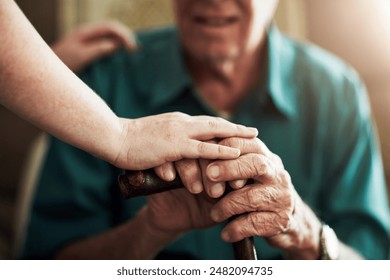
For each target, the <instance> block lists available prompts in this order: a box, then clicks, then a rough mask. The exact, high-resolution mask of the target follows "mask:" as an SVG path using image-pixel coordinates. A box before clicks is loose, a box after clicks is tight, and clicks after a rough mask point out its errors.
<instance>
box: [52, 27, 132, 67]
mask: <svg viewBox="0 0 390 280" xmlns="http://www.w3.org/2000/svg"><path fill="white" fill-rule="evenodd" d="M121 46H122V47H125V48H127V49H128V50H135V49H136V48H137V42H136V40H135V37H134V34H133V32H132V31H131V30H129V29H128V28H127V27H126V26H125V25H123V24H121V23H119V22H117V21H108V22H101V23H93V24H84V25H82V26H80V27H78V28H76V29H75V30H73V31H72V32H70V33H69V34H67V35H66V36H64V37H63V38H61V39H60V40H59V41H57V42H56V43H54V44H53V46H52V49H53V51H54V52H55V53H56V55H57V56H58V57H59V58H60V59H61V60H62V61H63V62H64V63H65V64H66V65H67V66H68V67H69V68H70V69H71V70H72V71H74V72H79V71H81V70H82V69H83V68H84V67H86V66H87V65H88V64H90V63H92V62H93V61H95V60H96V59H99V58H101V57H103V56H105V55H108V54H110V53H112V52H114V51H115V50H117V49H118V48H119V47H121Z"/></svg>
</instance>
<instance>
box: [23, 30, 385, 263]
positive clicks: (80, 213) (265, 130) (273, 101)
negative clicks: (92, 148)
mask: <svg viewBox="0 0 390 280" xmlns="http://www.w3.org/2000/svg"><path fill="white" fill-rule="evenodd" d="M177 36H178V35H177V33H176V30H175V29H174V28H167V29H162V30H155V31H149V32H145V33H142V34H139V40H140V41H141V44H142V48H141V50H139V51H138V52H136V53H134V54H129V53H126V52H125V51H119V52H117V53H115V54H114V55H112V56H110V57H108V58H105V59H103V60H101V61H99V62H97V63H95V64H93V65H92V66H91V67H90V68H89V69H87V70H86V71H85V73H84V74H83V75H82V78H83V80H84V81H85V82H86V83H87V84H88V85H90V86H91V87H92V88H93V89H94V90H95V91H96V92H97V93H98V94H100V95H101V96H102V97H103V98H104V99H105V100H106V102H107V103H108V104H109V105H110V106H111V108H112V109H113V111H114V112H115V113H116V114H118V115H119V116H121V117H126V118H138V117H142V116H146V115H151V114H158V113H163V112H172V111H181V112H185V113H188V114H191V115H204V114H206V115H215V112H214V111H213V110H212V109H211V108H210V107H209V106H207V104H205V102H203V101H202V99H201V98H200V96H199V95H198V93H197V91H196V89H195V88H194V86H193V83H192V80H191V77H190V76H189V74H188V71H187V69H186V67H185V65H184V63H183V59H182V55H181V48H180V43H179V39H178V37H177ZM265 61H266V63H264V73H265V74H264V75H262V76H261V75H260V73H259V83H260V86H259V88H258V89H257V90H254V91H253V92H251V93H248V95H247V97H246V98H245V99H244V100H243V101H242V102H241V103H240V104H239V105H238V107H237V110H236V111H235V113H234V114H233V115H232V116H231V120H232V121H233V122H236V123H241V124H244V125H248V126H254V127H257V128H258V130H259V138H260V139H261V140H262V141H263V142H264V143H265V144H266V145H267V146H268V147H269V149H270V150H271V151H273V152H274V153H276V154H278V155H279V156H280V157H281V158H282V160H283V162H284V165H285V168H286V170H287V171H288V172H289V173H290V175H291V177H292V182H293V184H294V186H295V188H296V190H297V191H298V193H299V194H300V196H301V197H302V199H303V200H304V201H305V202H306V203H307V204H308V205H309V206H310V207H311V208H312V209H313V211H314V212H315V213H316V214H317V215H318V216H319V217H320V219H322V220H323V221H325V222H326V223H328V224H329V225H330V226H331V227H333V228H334V230H335V231H336V233H337V235H338V237H339V239H340V240H341V241H343V242H345V243H347V244H349V245H350V246H352V247H354V248H355V249H356V250H358V251H359V252H360V253H361V254H363V255H364V256H365V257H367V258H371V259H386V258H388V255H389V247H390V245H389V244H390V242H389V228H390V225H389V224H390V216H389V208H388V205H387V199H386V198H387V196H386V191H385V183H384V176H383V171H382V163H381V157H380V152H379V149H378V144H377V142H376V133H375V130H374V129H373V124H372V120H371V113H370V109H369V102H368V99H367V95H366V92H365V89H364V86H363V85H362V83H361V82H360V80H359V78H358V76H357V75H356V74H355V72H353V71H352V70H351V69H350V68H349V67H347V66H346V65H345V64H343V63H341V62H340V61H339V60H338V59H336V58H334V57H333V56H331V55H329V54H327V53H325V52H324V51H322V50H320V49H318V48H316V47H313V46H308V45H304V44H301V43H297V42H295V41H293V40H291V39H289V38H287V37H285V36H283V35H282V34H280V33H279V32H278V30H277V29H276V28H270V30H269V32H268V41H267V54H266V59H265ZM155 141H158V139H155ZM120 173H122V171H121V170H118V169H116V168H114V167H112V166H110V165H109V164H107V163H105V162H103V161H101V160H99V159H96V158H94V157H92V156H90V155H88V154H87V153H85V152H83V151H81V150H78V149H76V148H73V147H71V146H69V145H66V144H64V143H62V142H60V141H58V140H56V139H52V141H51V145H50V150H49V153H48V155H47V158H46V162H45V164H44V167H43V170H42V174H41V177H40V179H39V184H38V189H37V192H36V195H35V200H34V202H33V206H32V212H31V217H30V218H31V219H30V224H29V227H28V234H27V240H26V244H25V248H24V257H25V258H49V257H52V256H53V255H54V254H55V252H56V250H58V249H60V248H61V247H62V246H64V245H66V244H67V243H69V242H72V241H75V240H79V239H83V238H85V237H89V236H92V235H95V234H98V233H101V232H104V231H107V230H109V229H110V228H112V227H115V226H117V225H119V224H121V223H123V222H124V221H126V220H128V219H131V217H133V216H134V215H136V213H137V211H138V210H139V209H140V207H142V206H143V205H144V203H145V198H136V199H132V200H125V199H123V198H122V197H121V195H120V193H119V189H118V186H117V176H118V175H119V174H120ZM222 227H223V225H219V226H215V227H213V228H210V229H207V230H196V231H192V232H189V233H188V234H186V235H184V236H183V237H182V238H180V239H179V240H177V241H176V242H174V243H173V244H171V245H170V246H169V247H167V248H166V249H165V250H164V251H163V252H162V253H161V254H160V255H159V257H161V258H174V259H183V258H195V259H232V258H233V250H232V247H231V245H230V244H226V243H224V242H223V241H222V240H221V238H220V232H221V228H222ZM255 239H256V240H255V242H256V247H257V251H258V256H259V258H261V259H278V258H282V256H283V254H282V252H281V251H280V250H278V249H275V248H272V247H270V246H269V245H268V244H267V243H266V242H265V241H264V239H262V238H255ZM129 250H140V249H139V248H129Z"/></svg>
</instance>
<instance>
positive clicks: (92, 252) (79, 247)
mask: <svg viewBox="0 0 390 280" xmlns="http://www.w3.org/2000/svg"><path fill="white" fill-rule="evenodd" d="M144 210H145V209H143V210H141V211H140V213H139V214H138V215H137V216H136V217H135V218H134V219H133V220H131V221H129V222H127V223H126V224H123V225H121V226H119V227H117V228H115V229H112V230H110V231H108V232H105V233H102V234H100V235H97V236H94V237H91V238H88V239H85V240H81V241H78V242H75V243H72V244H70V245H68V246H66V247H65V248H64V249H62V250H61V251H60V252H59V253H58V254H57V256H56V257H57V258H58V259H135V260H143V259H153V258H154V257H155V256H156V255H157V254H158V253H159V252H160V251H161V250H162V249H163V248H164V247H166V246H167V245H168V244H169V243H171V242H172V241H173V240H175V239H176V238H177V237H178V236H179V234H170V233H166V232H162V231H159V230H156V229H155V228H153V227H152V226H150V225H149V224H148V223H147V222H146V217H145V216H146V212H145V211H144Z"/></svg>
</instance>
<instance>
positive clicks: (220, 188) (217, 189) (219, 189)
mask: <svg viewBox="0 0 390 280" xmlns="http://www.w3.org/2000/svg"><path fill="white" fill-rule="evenodd" d="M224 191H225V186H224V185H223V184H222V183H218V184H216V185H215V186H213V187H212V188H211V196H212V197H213V198H218V197H220V196H221V195H223V192H224Z"/></svg>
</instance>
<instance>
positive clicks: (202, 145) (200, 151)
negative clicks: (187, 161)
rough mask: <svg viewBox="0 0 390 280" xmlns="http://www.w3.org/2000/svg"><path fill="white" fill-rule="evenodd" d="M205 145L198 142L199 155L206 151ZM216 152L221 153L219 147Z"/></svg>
mask: <svg viewBox="0 0 390 280" xmlns="http://www.w3.org/2000/svg"><path fill="white" fill-rule="evenodd" d="M207 146H208V145H207V143H204V142H199V143H198V144H197V150H198V153H199V154H204V153H205V152H206V151H207ZM218 151H219V152H221V146H219V147H218Z"/></svg>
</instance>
